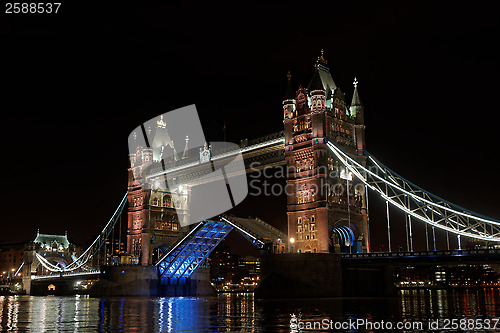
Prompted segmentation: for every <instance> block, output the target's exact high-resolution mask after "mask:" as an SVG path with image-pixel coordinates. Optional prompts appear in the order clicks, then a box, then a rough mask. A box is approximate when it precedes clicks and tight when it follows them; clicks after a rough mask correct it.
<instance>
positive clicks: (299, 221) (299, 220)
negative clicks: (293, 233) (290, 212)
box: [297, 216, 302, 224]
mask: <svg viewBox="0 0 500 333" xmlns="http://www.w3.org/2000/svg"><path fill="white" fill-rule="evenodd" d="M297 223H298V224H301V223H302V217H300V216H299V217H298V218H297Z"/></svg>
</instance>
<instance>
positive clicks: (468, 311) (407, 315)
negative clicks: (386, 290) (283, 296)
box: [0, 289, 500, 332]
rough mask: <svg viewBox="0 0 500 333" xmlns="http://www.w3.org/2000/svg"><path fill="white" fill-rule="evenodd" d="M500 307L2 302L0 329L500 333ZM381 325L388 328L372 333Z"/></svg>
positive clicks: (243, 299)
mask: <svg viewBox="0 0 500 333" xmlns="http://www.w3.org/2000/svg"><path fill="white" fill-rule="evenodd" d="M499 306H500V291H499V289H469V290H411V291H402V292H401V293H400V295H399V296H398V297H392V298H335V299H310V300H265V301H264V300H256V299H254V297H253V295H252V294H221V295H219V296H216V297H211V298H195V297H164V298H161V297H160V298H158V297H156V298H139V297H125V298H120V297H112V298H111V297H110V298H89V297H87V296H64V297H36V296H0V323H1V329H2V331H12V332H27V331H29V332H294V331H296V332H299V331H300V330H299V326H296V325H298V323H299V322H300V328H302V332H330V331H331V332H334V331H337V332H338V331H351V332H366V331H370V330H371V331H374V332H387V331H400V332H402V331H406V332H413V331H420V332H425V331H431V328H429V326H428V325H430V324H429V323H430V322H431V321H432V322H436V320H437V319H441V321H440V322H439V325H441V326H439V327H440V328H439V329H438V328H437V327H436V326H431V327H432V328H434V329H433V331H443V332H452V331H469V332H471V331H477V332H482V331H487V330H485V329H484V328H485V327H486V328H490V329H489V331H490V332H493V331H500V323H499V324H498V325H497V324H496V320H497V318H498V317H499V316H500V307H499ZM452 320H455V321H452ZM358 321H364V323H368V322H369V323H371V325H372V326H366V325H369V324H365V325H364V326H363V323H361V322H359V323H360V326H357V327H354V326H352V325H353V323H354V322H358ZM382 321H383V323H384V324H385V325H386V326H378V327H377V326H376V325H382V324H381V323H382ZM398 322H402V324H400V325H404V324H406V325H418V324H416V322H421V323H422V325H423V326H422V327H418V326H413V327H411V328H409V326H407V327H406V330H404V329H396V328H395V326H392V327H389V326H387V325H389V324H391V325H397V324H398ZM349 324H350V325H351V326H347V325H349ZM307 325H309V327H308V326H307ZM313 325H317V326H313ZM320 325H323V326H322V327H321V326H320ZM325 325H328V326H325ZM341 325H344V326H341ZM434 325H437V324H434ZM460 325H461V326H460ZM467 325H469V326H467ZM388 327H389V328H391V329H392V330H391V329H389V328H388ZM307 328H309V329H307ZM402 328H404V326H402ZM452 328H456V330H452Z"/></svg>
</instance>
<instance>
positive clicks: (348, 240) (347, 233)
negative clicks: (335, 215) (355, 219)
mask: <svg viewBox="0 0 500 333" xmlns="http://www.w3.org/2000/svg"><path fill="white" fill-rule="evenodd" d="M359 236H360V235H359V232H358V230H357V229H356V226H355V225H354V224H352V223H349V221H347V220H340V221H338V222H337V223H336V224H335V226H334V227H333V229H332V233H331V238H332V243H333V247H334V249H333V251H331V252H337V251H335V246H336V245H338V246H339V247H340V252H341V253H346V252H361V248H360V246H359V241H358V239H359Z"/></svg>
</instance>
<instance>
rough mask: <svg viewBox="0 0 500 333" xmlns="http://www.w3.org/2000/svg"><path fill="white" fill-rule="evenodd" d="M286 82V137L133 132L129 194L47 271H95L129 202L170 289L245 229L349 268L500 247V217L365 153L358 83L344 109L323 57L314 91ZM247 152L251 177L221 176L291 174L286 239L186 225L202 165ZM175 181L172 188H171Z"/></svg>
mask: <svg viewBox="0 0 500 333" xmlns="http://www.w3.org/2000/svg"><path fill="white" fill-rule="evenodd" d="M287 78H288V85H287V89H286V94H285V98H284V101H283V110H282V112H283V126H284V129H283V131H282V132H278V133H274V134H271V135H269V136H266V137H262V138H258V139H255V140H246V139H245V140H242V141H241V143H240V145H239V146H238V147H235V146H234V145H229V146H227V147H226V146H225V145H220V144H219V145H215V144H212V145H209V144H205V146H204V147H202V148H199V147H195V148H192V147H190V146H189V137H186V139H185V145H184V149H183V150H181V149H178V148H179V147H176V146H175V144H174V141H173V140H171V138H170V136H169V133H168V131H167V129H166V127H165V123H164V121H163V116H162V117H160V118H159V119H158V120H157V121H156V127H155V126H153V127H151V126H149V127H148V128H144V129H143V130H144V131H145V132H147V133H148V137H149V138H151V142H152V144H151V145H149V144H146V143H141V142H139V141H137V140H138V139H137V136H136V133H134V135H133V136H132V140H136V141H134V142H135V146H136V147H137V149H136V151H134V152H131V154H130V155H129V158H130V163H131V166H130V168H129V177H128V190H127V194H126V195H125V196H124V198H123V199H122V201H121V203H120V205H119V207H118V208H117V210H116V211H115V213H114V214H113V216H112V217H111V219H110V220H109V221H108V223H107V224H106V226H105V227H104V229H103V230H102V232H101V234H100V235H99V236H98V237H97V238H96V240H95V241H94V242H93V243H92V245H91V246H90V247H89V248H88V249H86V250H85V251H84V252H83V253H82V254H81V255H80V256H78V258H77V257H74V258H72V259H73V260H72V261H71V262H66V263H65V264H64V265H58V264H55V263H54V262H51V261H50V260H45V259H44V258H43V257H40V258H38V256H37V259H38V262H39V264H41V265H43V267H44V268H45V269H47V270H49V271H51V272H52V273H53V274H55V275H57V274H59V278H64V275H65V274H66V276H69V275H67V273H68V272H74V274H76V272H83V273H84V272H86V271H87V272H90V271H92V272H94V273H95V272H97V271H95V269H98V267H92V266H91V265H90V263H91V262H92V260H93V258H95V256H97V255H99V253H100V251H102V248H103V246H105V244H106V240H107V239H109V238H110V237H111V238H113V237H114V238H116V233H115V234H112V232H114V229H115V226H116V225H117V221H118V220H119V218H120V216H121V214H122V211H123V210H124V207H125V205H126V204H128V208H127V211H126V217H127V229H126V231H125V232H124V233H126V253H127V254H128V255H130V256H132V258H135V259H136V260H137V261H138V263H140V264H141V265H142V266H147V267H155V268H154V269H155V270H156V271H157V274H158V278H159V281H160V282H161V283H166V284H171V283H173V282H175V283H179V281H182V280H183V279H184V280H186V279H189V278H190V276H191V275H192V274H193V273H194V272H195V271H197V270H198V269H199V267H200V266H202V263H203V262H204V261H205V259H206V258H207V257H208V255H209V254H210V252H211V251H212V250H213V249H214V248H215V246H217V244H218V243H219V242H220V241H221V240H222V239H223V238H224V237H225V236H226V235H227V234H228V233H229V232H230V231H231V230H236V231H237V232H240V233H241V234H242V235H243V236H244V237H245V238H247V239H248V240H249V241H250V242H251V243H252V244H254V245H255V246H256V247H257V248H259V249H260V250H262V252H263V253H275V254H276V253H283V252H291V253H302V254H307V256H308V258H309V255H313V254H314V253H316V254H324V255H325V256H317V257H311V258H334V257H335V258H337V259H334V260H338V265H340V262H342V265H344V266H346V267H351V268H352V267H353V265H354V266H356V265H358V266H359V265H361V264H363V265H364V264H370V265H371V264H373V263H375V264H376V263H379V264H383V263H384V262H385V261H387V260H390V261H391V260H392V261H391V262H397V261H398V260H400V259H402V258H404V259H407V258H414V257H416V258H418V260H420V261H422V262H425V260H427V259H426V258H428V259H429V260H430V261H429V262H436V260H437V261H439V260H443V261H446V260H450V258H451V257H450V256H446V255H439V254H438V253H437V252H433V251H431V250H430V248H431V247H432V246H430V245H429V244H430V243H431V244H432V243H433V244H434V250H437V249H436V244H435V229H436V228H438V229H442V230H445V231H446V232H447V233H450V234H453V235H456V237H457V241H458V247H459V248H458V249H457V251H458V252H453V255H454V257H453V258H465V259H467V260H472V261H474V260H477V259H478V258H481V256H482V255H484V253H480V252H474V253H473V252H467V251H462V249H461V247H462V246H461V244H462V243H463V242H464V239H463V238H469V239H473V240H483V241H488V242H499V241H500V221H497V220H494V219H490V218H487V217H485V216H482V215H480V214H477V213H474V212H472V211H469V210H467V209H465V208H462V207H459V206H457V205H454V204H453V203H451V202H448V201H446V200H445V199H442V198H440V197H438V196H435V195H433V194H432V193H430V192H428V191H425V190H424V189H422V188H420V187H418V186H417V185H415V184H413V183H411V182H410V181H408V180H406V179H404V178H403V177H401V176H399V175H398V174H397V173H395V172H394V171H392V170H391V169H389V168H388V167H387V166H385V165H383V164H382V163H381V162H379V161H378V160H377V159H376V158H375V157H374V156H372V155H370V154H369V153H368V152H367V151H366V147H365V123H364V106H363V104H362V103H361V99H360V96H359V91H358V81H357V80H356V79H355V80H354V93H353V95H352V96H351V99H350V100H351V101H350V103H348V99H347V97H346V95H345V93H344V92H342V90H341V89H340V87H339V86H338V85H337V84H336V83H335V81H334V79H333V77H332V75H331V73H330V70H329V68H328V65H327V61H326V59H325V57H324V55H323V53H322V54H321V56H320V57H318V59H317V61H316V63H315V65H314V72H313V75H312V79H311V80H310V82H309V84H308V85H307V86H302V85H298V87H296V88H294V86H293V84H292V77H291V75H290V73H289V74H288V76H287ZM240 153H241V155H242V157H243V161H244V165H245V168H244V171H243V170H240V169H234V170H233V169H230V168H229V169H228V170H227V173H226V175H225V177H229V178H230V177H234V176H237V175H239V173H242V172H245V173H251V172H255V171H257V170H262V169H264V168H268V167H275V166H282V167H285V168H286V169H287V172H286V176H287V179H286V186H287V191H286V195H287V211H286V214H287V232H286V233H285V232H283V231H280V230H278V229H276V228H274V227H272V226H271V225H270V224H267V223H266V222H264V221H262V220H260V219H258V218H248V219H242V218H239V217H234V216H227V215H223V216H218V217H215V218H212V219H208V220H203V221H201V222H199V223H197V224H194V225H191V226H183V223H182V221H183V219H184V218H185V217H186V215H187V214H188V212H189V207H190V204H192V203H191V199H190V188H191V187H193V186H196V185H198V184H199V183H200V182H203V180H204V179H205V178H203V177H204V176H205V175H206V174H207V173H209V172H210V169H207V168H205V167H204V166H203V165H204V164H205V163H212V165H214V164H218V165H222V164H227V163H229V162H230V161H231V159H232V158H234V156H235V155H237V154H240ZM165 156H168V158H165ZM290 170H291V171H292V172H290ZM167 175H168V179H170V180H173V181H172V183H171V182H170V181H169V182H168V185H166V184H167ZM212 180H213V179H212ZM368 191H372V193H375V194H376V195H378V196H380V197H381V198H383V199H384V201H385V205H386V207H385V208H386V212H387V214H386V215H387V216H386V217H387V238H388V244H389V249H388V250H389V252H386V253H384V254H381V253H375V252H373V251H372V247H371V244H370V225H369V205H368V196H367V193H368ZM174 192H175V195H174ZM390 205H392V206H393V207H394V208H396V209H397V210H399V211H401V212H403V213H404V214H405V221H404V223H405V229H406V230H407V250H408V251H407V252H405V253H409V255H407V256H403V257H402V256H401V253H396V252H392V247H391V244H392V243H393V240H391V223H392V224H394V223H396V222H394V221H391V218H390V211H389V206H390ZM398 223H400V222H398ZM414 223H424V225H425V231H426V236H425V237H426V246H427V249H426V251H414V250H415V249H414V247H413V236H414V235H413V232H412V225H413V224H414ZM113 235H115V236H113ZM119 238H121V236H119ZM429 239H431V241H430V242H429ZM448 250H450V249H448ZM332 255H334V256H332ZM488 256H489V258H490V259H491V260H498V256H499V253H497V252H496V250H495V251H493V250H492V252H491V253H490V252H488ZM105 258H108V257H107V256H105ZM283 258H285V257H283ZM404 259H403V260H404ZM106 260H107V259H106ZM286 260H288V259H286ZM286 260H285V261H286ZM314 260H316V259H314ZM328 260H330V259H328ZM332 260H333V259H332ZM412 260H413V259H412ZM106 263H107V262H106ZM344 263H345V264H344ZM275 264H276V265H275V266H274V267H281V266H280V265H282V264H283V265H285V266H286V265H288V264H289V263H285V262H282V263H275ZM318 265H319V264H318ZM335 265H337V264H335ZM285 266H283V267H285ZM318 267H320V266H318ZM332 267H333V266H332ZM335 267H340V266H335ZM356 267H357V266H356ZM31 273H32V272H30V273H28V275H31ZM72 274H73V273H72ZM290 274H293V272H290ZM54 277H56V276H54ZM35 279H36V278H35ZM165 281H166V282H165Z"/></svg>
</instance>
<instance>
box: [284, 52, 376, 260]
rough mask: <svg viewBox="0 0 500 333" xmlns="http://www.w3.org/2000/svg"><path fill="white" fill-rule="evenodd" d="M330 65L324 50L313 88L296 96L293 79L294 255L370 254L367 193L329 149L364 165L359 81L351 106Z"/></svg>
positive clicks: (288, 132)
mask: <svg viewBox="0 0 500 333" xmlns="http://www.w3.org/2000/svg"><path fill="white" fill-rule="evenodd" d="M326 64H327V61H326V59H325V57H324V53H323V51H322V52H321V56H320V57H319V58H318V60H317V62H316V64H315V68H314V74H313V78H312V79H311V82H310V83H309V85H308V87H307V88H304V87H302V86H299V88H298V90H296V91H294V93H291V91H293V90H292V89H291V82H290V81H291V80H290V75H288V88H287V94H286V96H285V100H284V101H283V108H284V120H283V123H284V127H285V160H286V166H287V168H288V169H289V170H294V172H292V173H290V175H291V176H290V177H289V178H288V180H287V187H288V188H289V189H292V190H291V191H289V192H290V193H287V195H288V198H287V210H288V213H287V214H288V234H289V237H290V239H291V238H293V239H294V244H293V246H291V247H290V248H293V251H294V252H295V251H300V252H339V251H343V252H350V251H352V252H361V251H368V250H369V239H368V219H367V214H366V198H365V195H364V191H363V189H364V188H363V187H362V186H361V185H360V184H359V183H358V182H357V181H356V180H353V177H352V174H347V173H346V170H345V168H341V167H339V161H338V160H337V159H336V157H335V156H334V154H333V153H332V152H331V151H329V149H328V148H327V146H326V143H327V141H331V142H334V143H335V144H336V145H337V146H339V147H341V148H342V149H343V151H345V152H346V153H348V154H349V155H350V156H353V157H355V158H356V159H357V160H358V161H359V162H360V163H362V164H363V165H365V157H364V156H363V149H364V121H363V106H362V105H361V103H360V100H359V95H358V91H357V86H358V81H357V80H355V81H354V86H355V92H354V97H353V101H352V103H351V106H349V105H348V104H347V103H346V102H345V94H344V93H343V92H342V91H341V90H340V88H339V87H338V86H337V85H336V84H335V82H334V81H333V78H332V76H331V74H330V71H329V69H328V68H327V67H326ZM341 165H342V164H341ZM347 189H349V192H348V191H347ZM349 243H351V244H352V245H351V246H348V245H349ZM346 244H347V246H346Z"/></svg>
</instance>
